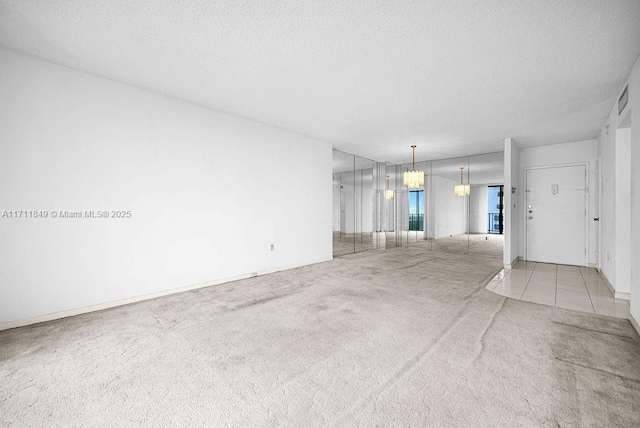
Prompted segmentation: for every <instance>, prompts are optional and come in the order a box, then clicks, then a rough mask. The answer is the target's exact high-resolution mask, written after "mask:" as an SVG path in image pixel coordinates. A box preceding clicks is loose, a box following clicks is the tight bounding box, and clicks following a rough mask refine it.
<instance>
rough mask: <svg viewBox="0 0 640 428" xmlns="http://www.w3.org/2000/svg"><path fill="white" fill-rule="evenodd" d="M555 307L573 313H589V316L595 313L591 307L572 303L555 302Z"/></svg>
mask: <svg viewBox="0 0 640 428" xmlns="http://www.w3.org/2000/svg"><path fill="white" fill-rule="evenodd" d="M556 307H558V308H564V309H571V310H573V311H581V312H589V313H590V314H593V313H595V311H594V310H593V307H592V306H591V305H588V306H587V305H579V304H577V303H572V302H556Z"/></svg>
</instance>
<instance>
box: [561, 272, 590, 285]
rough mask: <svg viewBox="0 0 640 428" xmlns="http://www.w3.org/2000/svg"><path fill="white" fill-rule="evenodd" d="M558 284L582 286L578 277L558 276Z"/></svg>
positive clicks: (582, 281)
mask: <svg viewBox="0 0 640 428" xmlns="http://www.w3.org/2000/svg"><path fill="white" fill-rule="evenodd" d="M557 278H558V282H572V283H577V284H584V280H583V279H582V277H581V276H580V275H577V276H576V275H560V274H558V276H557Z"/></svg>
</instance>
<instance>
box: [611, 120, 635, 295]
mask: <svg viewBox="0 0 640 428" xmlns="http://www.w3.org/2000/svg"><path fill="white" fill-rule="evenodd" d="M615 151H616V154H615V158H616V164H615V205H614V206H615V214H614V215H615V250H616V251H615V254H616V255H615V269H616V273H615V285H614V288H615V290H616V294H618V293H624V294H625V295H626V296H625V297H627V298H628V297H629V296H628V295H629V294H630V293H631V234H630V233H629V231H630V230H631V128H621V129H617V130H616V132H615Z"/></svg>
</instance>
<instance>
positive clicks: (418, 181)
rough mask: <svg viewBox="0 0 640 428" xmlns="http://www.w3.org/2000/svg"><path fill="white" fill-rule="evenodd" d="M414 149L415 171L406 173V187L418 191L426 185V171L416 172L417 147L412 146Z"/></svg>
mask: <svg viewBox="0 0 640 428" xmlns="http://www.w3.org/2000/svg"><path fill="white" fill-rule="evenodd" d="M411 148H412V149H413V169H412V170H411V171H405V172H404V185H405V186H407V187H408V188H410V189H417V188H418V187H420V186H423V185H424V171H422V170H420V171H419V170H416V145H415V144H414V145H412V146H411Z"/></svg>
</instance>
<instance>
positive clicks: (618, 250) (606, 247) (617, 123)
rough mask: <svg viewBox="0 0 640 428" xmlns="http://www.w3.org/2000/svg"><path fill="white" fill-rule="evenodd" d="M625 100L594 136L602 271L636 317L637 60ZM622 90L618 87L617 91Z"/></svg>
mask: <svg viewBox="0 0 640 428" xmlns="http://www.w3.org/2000/svg"><path fill="white" fill-rule="evenodd" d="M627 84H628V85H629V102H628V104H627V107H626V108H625V109H624V111H622V112H621V114H618V103H617V102H616V103H615V105H614V106H613V107H612V109H611V113H610V115H609V118H608V120H607V122H606V123H605V124H604V126H603V127H602V130H601V132H600V136H599V138H598V153H599V155H600V162H601V180H602V184H603V194H602V212H601V213H600V222H601V227H602V231H601V235H602V242H601V248H602V258H601V271H602V274H603V275H605V276H606V277H607V279H608V280H609V282H610V283H611V284H612V285H613V287H614V288H615V289H616V294H618V292H620V293H623V294H626V295H627V296H630V300H631V302H630V303H631V316H632V317H633V319H634V320H635V322H636V325H637V324H638V322H639V321H640V168H637V165H636V164H637V161H638V159H640V59H639V60H638V61H637V62H636V64H635V66H634V67H633V70H632V71H631V74H630V76H629V79H628V81H627ZM622 90H623V88H620V92H622Z"/></svg>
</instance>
